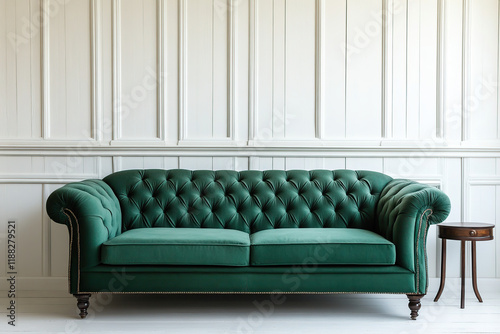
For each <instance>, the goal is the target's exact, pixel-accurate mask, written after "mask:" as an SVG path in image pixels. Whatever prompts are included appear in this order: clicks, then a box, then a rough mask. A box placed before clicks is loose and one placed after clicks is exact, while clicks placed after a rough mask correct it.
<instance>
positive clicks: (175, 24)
mask: <svg viewBox="0 0 500 334" xmlns="http://www.w3.org/2000/svg"><path fill="white" fill-rule="evenodd" d="M499 10H500V6H499V3H498V1H496V0H474V1H472V0H378V1H374V0H338V1H337V0H335V1H334V0H104V1H100V0H16V1H11V0H0V229H1V230H0V237H1V239H0V241H2V245H3V246H2V247H3V248H5V236H6V226H7V221H8V220H9V219H15V220H16V221H17V223H18V224H17V227H18V231H17V240H18V254H17V255H18V273H19V284H20V285H23V286H26V287H30V288H33V287H34V288H36V287H38V288H41V289H44V288H47V289H55V288H58V289H66V281H65V277H66V275H67V261H68V236H67V231H66V228H65V227H64V226H61V225H57V224H54V223H52V222H51V221H50V220H49V218H48V217H47V215H46V213H45V209H44V203H45V200H46V198H47V196H48V195H49V194H50V192H51V191H53V190H54V189H56V188H57V187H60V186H62V185H63V184H65V183H68V182H72V181H77V180H81V179H84V178H101V177H103V176H105V175H107V174H109V173H111V172H113V171H118V170H122V169H130V168H187V169H234V170H246V169H261V170H265V169H315V168H324V169H338V168H349V169H368V170H376V171H381V172H384V173H388V174H390V175H392V176H393V177H405V178H411V179H415V180H418V181H421V182H425V183H429V184H431V185H434V186H439V187H440V188H441V189H442V190H443V191H445V192H446V193H447V194H448V195H449V196H450V198H451V200H452V213H451V215H450V217H449V219H448V220H449V221H459V220H469V221H474V220H477V221H486V222H496V223H500V209H499V208H500V116H499V104H498V99H499V97H500V91H499V87H498V77H499V36H500V35H499V17H500V16H499ZM41 13H45V14H41ZM495 233H496V240H495V241H490V242H481V243H478V274H479V276H480V277H483V278H491V277H497V278H500V241H499V240H500V232H499V229H496V232H495ZM427 248H428V253H429V254H428V255H429V256H428V258H429V272H430V276H431V277H437V276H438V275H439V270H438V269H439V257H440V242H439V240H438V238H437V235H436V228H435V227H431V229H430V233H429V239H428V244H427ZM468 251H470V250H468ZM2 254H3V252H2ZM448 256H449V258H448V259H449V260H448V275H449V276H451V277H457V276H458V275H459V261H458V257H459V245H458V243H455V242H449V250H448ZM469 265H470V263H469ZM6 272H7V270H6V258H5V256H0V278H1V277H4V276H5V275H6ZM4 281H5V280H4V279H2V283H1V284H0V288H1V287H2V286H3V284H5V282H4Z"/></svg>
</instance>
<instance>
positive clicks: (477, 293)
mask: <svg viewBox="0 0 500 334" xmlns="http://www.w3.org/2000/svg"><path fill="white" fill-rule="evenodd" d="M471 243H472V288H473V289H474V293H475V294H476V297H477V300H479V302H480V303H482V302H483V299H482V298H481V295H480V294H479V290H478V289H477V272H476V267H477V266H476V241H474V240H473V241H471Z"/></svg>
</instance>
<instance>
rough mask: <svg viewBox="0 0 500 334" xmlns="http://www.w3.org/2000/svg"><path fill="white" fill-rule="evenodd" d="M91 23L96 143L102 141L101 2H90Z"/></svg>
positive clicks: (92, 121)
mask: <svg viewBox="0 0 500 334" xmlns="http://www.w3.org/2000/svg"><path fill="white" fill-rule="evenodd" d="M90 6H91V8H90V22H91V35H90V40H91V46H90V48H91V58H90V59H91V62H92V64H91V70H92V73H91V77H92V81H91V82H92V87H91V99H92V104H91V107H92V111H91V116H92V120H91V123H90V125H91V135H90V136H91V138H92V139H94V140H96V141H101V140H102V109H103V106H102V89H103V85H102V66H101V63H102V50H101V45H102V40H101V36H102V29H101V24H102V16H101V12H102V10H101V2H100V1H99V0H91V2H90Z"/></svg>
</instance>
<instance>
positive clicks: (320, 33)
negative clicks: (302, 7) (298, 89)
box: [315, 0, 326, 139]
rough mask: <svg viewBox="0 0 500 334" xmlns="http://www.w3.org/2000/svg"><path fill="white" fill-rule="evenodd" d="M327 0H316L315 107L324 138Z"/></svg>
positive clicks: (318, 133)
mask: <svg viewBox="0 0 500 334" xmlns="http://www.w3.org/2000/svg"><path fill="white" fill-rule="evenodd" d="M324 1H325V0H316V108H315V113H316V114H315V128H316V138H317V139H323V132H324V129H323V126H324V123H323V119H324V116H323V113H324V110H323V106H324V104H325V103H324V95H325V92H324V87H325V83H324V80H325V78H324V77H323V72H324V66H323V64H324V58H325V50H324V49H325V48H324V45H325V20H326V18H325V2H324Z"/></svg>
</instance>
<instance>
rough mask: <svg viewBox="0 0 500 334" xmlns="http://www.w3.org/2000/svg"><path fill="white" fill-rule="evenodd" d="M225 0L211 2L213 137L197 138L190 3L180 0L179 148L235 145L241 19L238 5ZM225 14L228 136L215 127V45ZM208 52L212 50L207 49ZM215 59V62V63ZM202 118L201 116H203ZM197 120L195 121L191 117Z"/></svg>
mask: <svg viewBox="0 0 500 334" xmlns="http://www.w3.org/2000/svg"><path fill="white" fill-rule="evenodd" d="M220 1H221V0H218V1H216V0H211V4H212V14H211V20H212V28H211V29H212V30H211V33H212V42H211V55H212V56H211V57H212V61H211V65H210V66H211V72H212V74H211V75H212V77H211V86H212V87H211V93H210V94H211V98H212V107H211V109H210V110H211V120H212V128H211V132H212V136H204V137H200V136H193V135H192V134H191V133H190V130H189V124H190V123H189V119H190V117H189V113H190V111H191V110H190V109H189V104H188V101H191V102H193V101H194V100H193V99H196V97H195V96H192V97H191V96H189V87H188V86H189V80H188V76H189V73H188V71H189V66H190V64H189V61H188V56H189V55H191V54H190V53H189V52H190V51H189V50H188V36H189V35H190V33H189V31H188V24H189V23H188V20H189V19H188V9H187V7H188V3H189V2H190V0H179V29H178V30H179V51H178V52H179V141H178V143H179V145H183V144H187V145H189V144H190V143H191V144H196V143H197V142H214V143H217V144H224V143H227V144H228V145H231V144H232V142H234V140H235V133H234V131H235V128H236V127H235V121H236V116H235V101H234V94H235V85H236V80H235V71H236V68H235V61H236V59H235V52H236V50H235V42H236V40H235V38H236V37H235V36H236V33H235V29H236V28H235V27H236V24H237V16H236V15H235V13H236V10H235V8H234V7H235V6H234V5H233V4H232V2H231V1H232V0H224V4H221V3H220ZM224 15H226V18H225V19H226V20H227V24H226V27H225V28H226V30H227V32H226V36H225V37H226V47H227V51H226V52H225V53H224V54H222V53H221V54H219V56H223V55H224V56H225V57H226V64H225V67H226V71H227V76H226V78H225V83H226V85H227V89H226V92H225V93H226V98H225V101H224V103H225V108H226V113H225V127H226V131H225V133H224V134H222V133H220V134H217V133H214V124H215V123H216V122H217V120H214V117H215V113H214V112H215V111H216V108H214V105H215V104H214V103H215V102H214V101H215V100H216V98H217V96H216V95H215V88H216V87H217V85H216V82H215V79H214V77H215V75H216V74H217V71H216V70H215V60H217V57H218V55H217V54H216V50H215V49H216V45H215V43H216V42H215V37H217V36H218V35H217V34H216V33H215V29H216V28H215V23H216V22H217V20H222V19H224V17H223V16H224ZM207 52H208V50H207ZM214 59H215V60H214ZM200 116H201V115H200ZM191 119H194V118H191ZM193 123H194V122H193Z"/></svg>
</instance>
